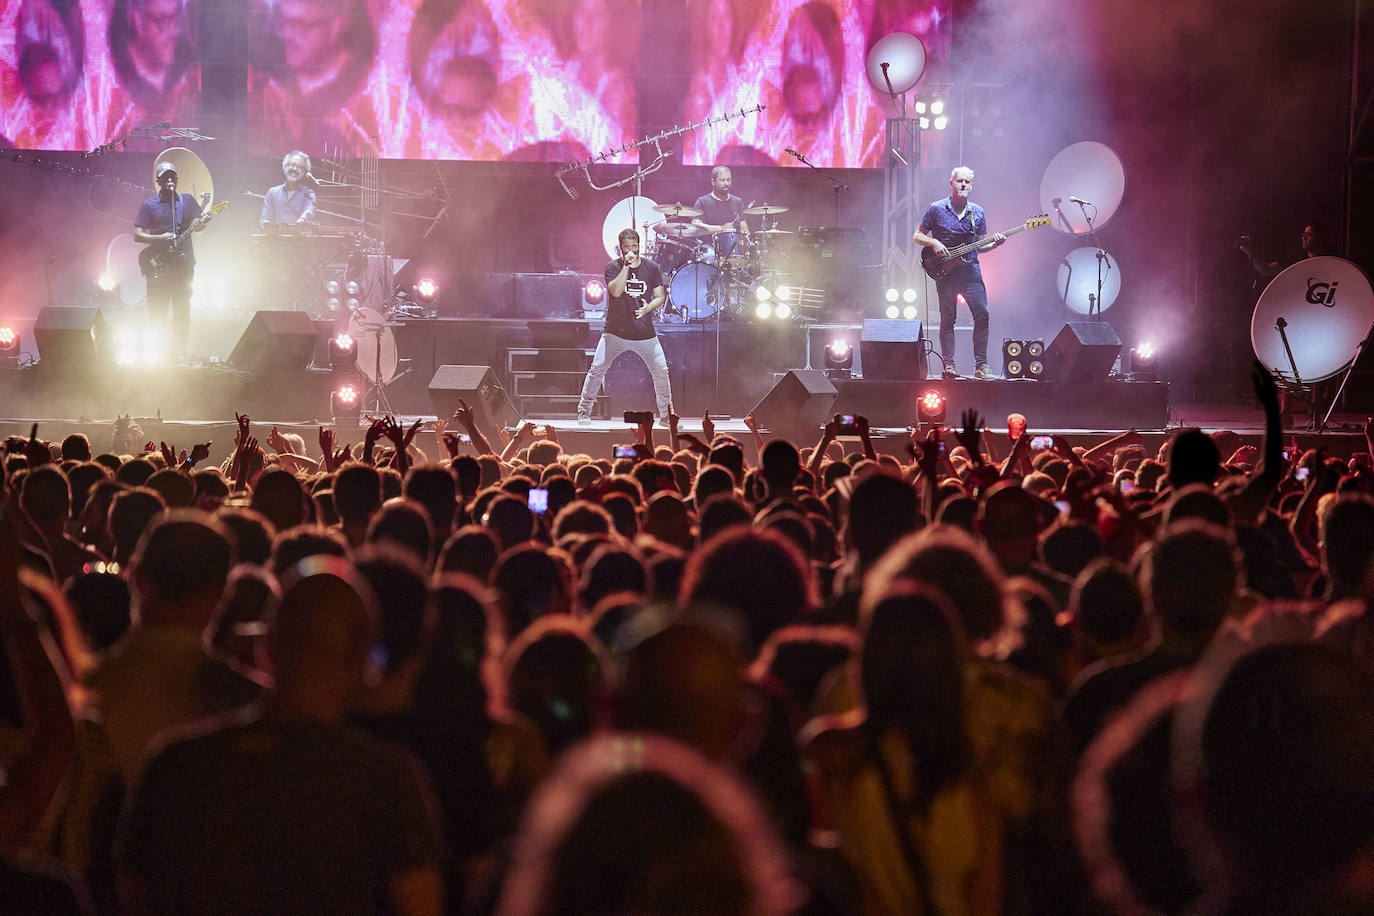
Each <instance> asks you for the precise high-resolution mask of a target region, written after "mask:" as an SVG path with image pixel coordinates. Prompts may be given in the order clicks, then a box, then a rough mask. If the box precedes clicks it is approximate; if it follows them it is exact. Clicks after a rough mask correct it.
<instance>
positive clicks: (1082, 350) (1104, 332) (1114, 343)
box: [1045, 321, 1121, 382]
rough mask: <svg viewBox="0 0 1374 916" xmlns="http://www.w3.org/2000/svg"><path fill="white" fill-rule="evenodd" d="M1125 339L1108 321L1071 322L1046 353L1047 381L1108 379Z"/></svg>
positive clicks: (1061, 331)
mask: <svg viewBox="0 0 1374 916" xmlns="http://www.w3.org/2000/svg"><path fill="white" fill-rule="evenodd" d="M1120 352H1121V338H1120V337H1117V336H1116V332H1115V331H1113V330H1112V326H1111V325H1109V324H1107V323H1106V322H1105V321H1070V322H1069V323H1068V324H1066V325H1064V327H1063V329H1062V330H1060V332H1059V333H1058V334H1057V335H1055V338H1054V340H1053V342H1051V343H1050V346H1049V349H1048V350H1046V351H1045V378H1047V379H1049V380H1050V381H1052V382H1096V381H1099V380H1101V379H1104V378H1106V377H1107V373H1108V372H1110V371H1111V368H1112V364H1113V363H1115V362H1116V355H1117V354H1118V353H1120Z"/></svg>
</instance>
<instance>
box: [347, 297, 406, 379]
mask: <svg viewBox="0 0 1374 916" xmlns="http://www.w3.org/2000/svg"><path fill="white" fill-rule="evenodd" d="M348 336H349V337H352V338H353V345H354V352H355V353H357V355H358V371H359V372H361V373H362V374H363V375H364V376H366V377H367V380H368V381H370V382H380V383H381V384H383V385H384V384H386V383H387V382H389V381H391V380H392V379H393V378H395V376H396V363H397V358H396V335H394V334H393V333H391V328H389V327H387V321H386V319H385V318H384V317H382V313H381V312H379V311H377V310H376V309H370V308H357V309H354V310H353V314H351V315H349V316H348ZM379 358H380V359H379ZM379 365H380V368H381V373H380V377H378V371H377V370H378V367H379Z"/></svg>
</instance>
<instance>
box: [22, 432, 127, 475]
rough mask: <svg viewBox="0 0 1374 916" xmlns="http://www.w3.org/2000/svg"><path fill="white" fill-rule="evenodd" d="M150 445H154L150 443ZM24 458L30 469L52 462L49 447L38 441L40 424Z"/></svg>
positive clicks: (31, 438)
mask: <svg viewBox="0 0 1374 916" xmlns="http://www.w3.org/2000/svg"><path fill="white" fill-rule="evenodd" d="M149 444H150V445H151V444H152V443H149ZM24 457H25V458H27V459H28V462H29V467H31V468H36V467H38V466H39V465H43V464H48V463H49V462H51V461H52V452H51V451H49V450H48V447H47V446H46V445H45V444H43V443H42V442H40V441H39V440H38V424H37V423H35V424H33V435H31V436H29V441H28V442H25V443H24Z"/></svg>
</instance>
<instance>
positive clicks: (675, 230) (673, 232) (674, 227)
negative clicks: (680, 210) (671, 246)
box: [654, 223, 706, 239]
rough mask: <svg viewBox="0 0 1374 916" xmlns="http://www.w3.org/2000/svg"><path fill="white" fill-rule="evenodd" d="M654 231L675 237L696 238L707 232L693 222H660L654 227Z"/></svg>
mask: <svg viewBox="0 0 1374 916" xmlns="http://www.w3.org/2000/svg"><path fill="white" fill-rule="evenodd" d="M654 231H655V232H657V233H658V234H659V235H666V236H668V237H669V238H674V239H694V238H696V237H697V236H701V235H705V234H706V230H705V229H703V228H701V227H700V226H693V225H692V224H691V223H660V224H659V225H657V226H655V227H654Z"/></svg>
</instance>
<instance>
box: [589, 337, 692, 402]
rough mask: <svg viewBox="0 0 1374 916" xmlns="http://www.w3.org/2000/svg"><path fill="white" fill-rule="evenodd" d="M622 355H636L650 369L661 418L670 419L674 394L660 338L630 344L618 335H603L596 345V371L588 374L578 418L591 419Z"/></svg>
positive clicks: (591, 369) (594, 359)
mask: <svg viewBox="0 0 1374 916" xmlns="http://www.w3.org/2000/svg"><path fill="white" fill-rule="evenodd" d="M622 353H633V354H634V355H635V356H638V357H639V358H640V359H642V360H644V365H646V366H648V367H649V375H650V376H652V377H653V380H654V399H655V400H656V401H657V402H658V415H659V416H660V417H666V416H668V414H670V413H672V410H673V392H672V389H671V388H670V387H669V383H668V357H667V356H665V355H664V354H663V344H661V343H659V341H658V337H657V336H654V337H650V338H649V339H648V340H626V339H625V338H623V337H617V336H615V335H614V334H602V335H601V341H600V343H598V344H597V345H596V355H595V356H593V357H592V367H591V368H590V369H588V370H587V380H586V381H585V382H583V383H582V400H580V401H579V402H578V404H577V415H578V416H579V417H588V416H591V413H592V405H593V404H594V403H596V396H597V394H599V393H600V391H601V383H602V382H603V381H605V379H606V370H607V369H610V368H611V363H613V362H615V361H616V357H618V356H620V354H622Z"/></svg>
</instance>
